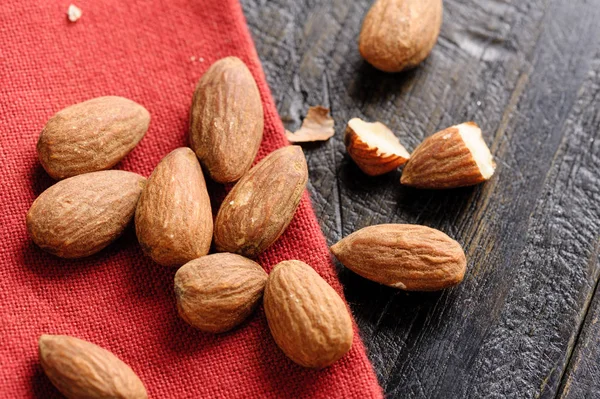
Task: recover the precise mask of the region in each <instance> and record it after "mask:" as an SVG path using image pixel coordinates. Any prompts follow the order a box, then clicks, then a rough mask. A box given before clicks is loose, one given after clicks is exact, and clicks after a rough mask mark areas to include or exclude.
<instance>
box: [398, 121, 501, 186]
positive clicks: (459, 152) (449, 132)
mask: <svg viewBox="0 0 600 399" xmlns="http://www.w3.org/2000/svg"><path fill="white" fill-rule="evenodd" d="M495 168H496V164H495V163H494V160H493V158H492V154H491V153H490V150H489V148H488V147H487V145H486V144H485V142H484V141H483V138H482V137H481V129H479V126H477V125H476V124H475V123H474V122H466V123H462V124H460V125H456V126H452V127H449V128H447V129H445V130H442V131H441V132H437V133H436V134H434V135H432V136H429V137H427V138H426V139H425V140H423V142H422V143H421V144H420V145H419V146H418V147H417V148H416V149H415V150H414V151H413V153H412V154H411V158H410V160H409V161H408V163H407V164H406V166H405V167H404V170H403V171H402V178H401V179H400V182H401V183H402V184H406V185H407V186H413V187H417V188H427V189H445V188H455V187H464V186H472V185H474V184H478V183H482V182H484V181H486V180H488V179H489V178H491V177H492V175H493V174H494V169H495Z"/></svg>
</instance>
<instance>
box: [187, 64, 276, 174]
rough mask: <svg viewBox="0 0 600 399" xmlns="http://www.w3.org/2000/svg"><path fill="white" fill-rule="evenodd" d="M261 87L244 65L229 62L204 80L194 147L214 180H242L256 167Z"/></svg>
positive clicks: (193, 121)
mask: <svg viewBox="0 0 600 399" xmlns="http://www.w3.org/2000/svg"><path fill="white" fill-rule="evenodd" d="M263 124H264V115H263V107H262V102H261V99H260V93H259V91H258V86H257V85H256V82H255V81H254V78H253V77H252V74H251V73H250V70H249V69H248V67H247V66H246V64H244V62H243V61H242V60H240V59H239V58H236V57H227V58H223V59H221V60H219V61H217V62H215V63H214V64H213V65H212V66H211V67H210V68H209V69H208V71H206V73H205V74H204V75H203V76H202V78H201V79H200V81H199V82H198V85H197V86H196V91H195V92H194V98H193V101H192V110H191V115H190V146H191V147H192V149H193V150H194V151H195V152H196V155H197V156H198V158H199V159H200V162H201V163H202V166H204V168H205V170H206V171H208V173H209V174H210V177H211V178H212V179H213V180H215V181H217V182H219V183H228V182H234V181H237V180H239V178H240V177H242V175H243V174H244V173H246V171H248V169H250V166H251V165H252V162H253V161H254V158H255V157H256V153H257V152H258V147H259V146H260V142H261V140H262V135H263Z"/></svg>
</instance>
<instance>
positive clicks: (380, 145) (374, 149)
mask: <svg viewBox="0 0 600 399" xmlns="http://www.w3.org/2000/svg"><path fill="white" fill-rule="evenodd" d="M344 143H345V144H346V150H347V151H348V155H350V157H351V158H352V159H353V160H354V162H356V164H357V165H358V167H359V168H360V169H361V170H362V171H363V172H365V173H366V174H368V175H369V176H378V175H382V174H384V173H388V172H391V171H392V170H394V169H396V168H397V167H399V166H401V165H404V164H405V163H406V162H407V161H408V159H409V158H410V154H409V153H408V151H406V149H405V148H404V147H403V146H402V144H400V140H398V138H397V137H396V136H395V135H394V133H392V131H391V130H390V129H388V127H387V126H385V125H384V124H383V123H380V122H373V123H369V122H365V121H363V120H361V119H359V118H353V119H351V120H350V122H348V127H347V128H346V135H345V136H344Z"/></svg>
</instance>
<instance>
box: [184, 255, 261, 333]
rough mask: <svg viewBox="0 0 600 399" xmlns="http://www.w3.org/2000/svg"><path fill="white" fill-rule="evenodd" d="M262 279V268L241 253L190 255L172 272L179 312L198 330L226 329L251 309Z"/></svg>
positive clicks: (258, 294) (214, 331)
mask: <svg viewBox="0 0 600 399" xmlns="http://www.w3.org/2000/svg"><path fill="white" fill-rule="evenodd" d="M266 283H267V273H266V272H265V271H264V270H263V268H262V267H261V266H260V265H259V264H258V263H256V262H253V261H251V260H250V259H248V258H244V257H243V256H240V255H236V254H230V253H220V254H213V255H207V256H203V257H201V258H199V259H194V260H192V261H190V262H188V263H186V264H185V265H183V266H182V267H181V268H180V269H179V270H178V271H177V273H176V274H175V295H176V297H177V310H178V311H179V316H181V318H182V319H183V320H185V321H186V322H187V323H188V324H190V325H192V326H194V327H196V328H198V329H199V330H201V331H205V332H210V333H221V332H225V331H229V330H231V329H232V328H234V327H236V326H238V325H239V324H241V323H242V322H243V321H244V320H245V319H246V318H248V316H250V314H251V313H252V312H253V311H254V309H255V308H256V306H257V305H258V303H259V301H260V299H261V298H262V294H263V290H264V288H265V284H266Z"/></svg>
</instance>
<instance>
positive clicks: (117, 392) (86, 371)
mask: <svg viewBox="0 0 600 399" xmlns="http://www.w3.org/2000/svg"><path fill="white" fill-rule="evenodd" d="M39 356H40V363H41V364H42V368H43V369H44V373H46V375H47V376H48V378H49V379H50V381H51V382H52V384H53V385H54V386H55V387H56V388H57V389H58V390H59V391H60V392H61V393H62V394H63V395H65V396H66V397H67V398H69V399H82V398H86V399H87V398H89V399H96V398H97V399H104V398H123V399H125V398H127V399H146V398H147V397H148V394H147V393H146V388H145V387H144V384H143V383H142V381H141V380H140V379H139V377H138V376H137V375H136V374H135V373H134V372H133V370H131V368H130V367H129V366H128V365H127V364H125V363H124V362H123V361H122V360H120V359H119V358H117V357H116V356H115V355H113V354H112V353H111V352H109V351H107V350H106V349H103V348H101V347H99V346H97V345H94V344H92V343H90V342H87V341H84V340H82V339H78V338H74V337H69V336H66V335H42V336H41V337H40V339H39Z"/></svg>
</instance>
